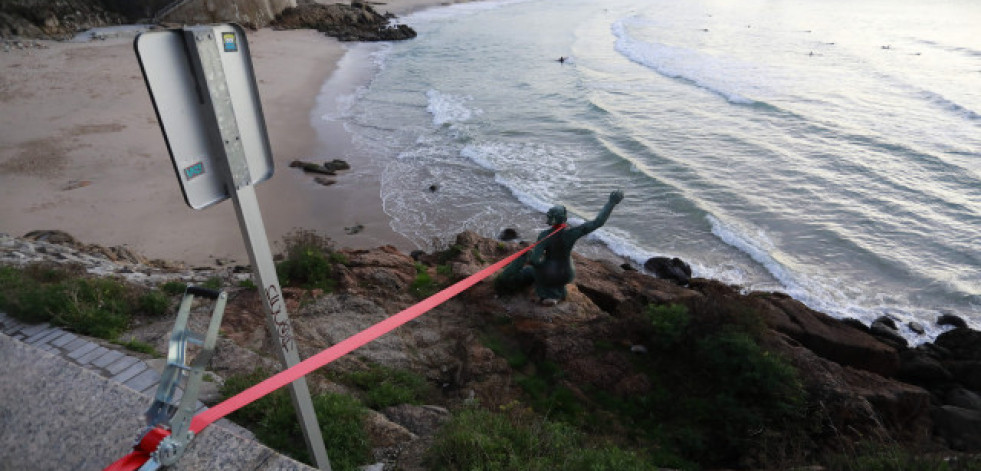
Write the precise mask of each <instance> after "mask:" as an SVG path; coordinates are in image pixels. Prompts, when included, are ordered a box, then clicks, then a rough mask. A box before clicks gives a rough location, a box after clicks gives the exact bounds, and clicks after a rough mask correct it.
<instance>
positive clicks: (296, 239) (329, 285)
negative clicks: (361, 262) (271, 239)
mask: <svg viewBox="0 0 981 471" xmlns="http://www.w3.org/2000/svg"><path fill="white" fill-rule="evenodd" d="M283 240H284V243H285V245H286V250H285V253H284V259H283V261H281V262H279V263H278V264H276V272H277V274H278V275H279V279H280V281H281V282H282V283H283V285H287V286H298V287H300V288H305V289H321V290H323V291H324V292H329V291H332V290H333V289H334V285H335V284H336V281H335V280H334V277H333V273H332V270H331V263H332V261H331V260H332V259H338V260H341V259H344V258H346V257H343V255H340V254H339V255H338V256H332V255H331V253H332V246H331V242H330V239H328V238H326V237H323V236H320V235H318V234H317V233H315V232H313V231H305V230H301V231H297V232H293V233H290V234H288V235H287V236H286V237H284V239H283Z"/></svg>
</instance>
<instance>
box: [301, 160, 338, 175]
mask: <svg viewBox="0 0 981 471" xmlns="http://www.w3.org/2000/svg"><path fill="white" fill-rule="evenodd" d="M290 167H293V168H299V169H302V170H303V171H304V172H309V173H319V174H322V175H337V173H336V172H334V171H333V170H330V169H327V168H325V167H324V166H323V165H320V164H315V163H313V162H304V161H302V160H294V161H292V162H290Z"/></svg>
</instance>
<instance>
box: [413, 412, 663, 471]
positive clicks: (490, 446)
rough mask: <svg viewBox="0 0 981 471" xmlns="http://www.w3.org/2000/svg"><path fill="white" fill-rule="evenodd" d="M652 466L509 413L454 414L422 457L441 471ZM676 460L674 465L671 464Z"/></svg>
mask: <svg viewBox="0 0 981 471" xmlns="http://www.w3.org/2000/svg"><path fill="white" fill-rule="evenodd" d="M655 461H661V462H663V461H666V460H664V459H651V457H649V456H644V455H641V454H639V453H636V452H633V451H629V450H624V449H621V448H619V447H616V446H614V445H608V444H600V445H598V446H597V445H594V444H591V443H589V442H588V440H587V439H586V437H585V436H584V435H583V434H582V433H580V432H579V431H577V430H576V429H575V428H574V427H573V426H571V425H568V424H566V423H563V422H555V421H550V420H546V419H543V418H540V417H538V416H535V415H534V414H531V413H529V412H528V411H525V410H521V409H517V408H513V409H509V410H504V411H502V412H491V411H488V410H484V409H479V408H466V409H463V410H460V411H457V412H456V413H455V414H454V416H453V418H452V419H451V420H450V421H449V422H448V423H447V424H446V425H445V426H443V427H442V428H441V429H440V431H439V432H437V434H436V437H435V439H434V443H433V446H432V448H430V449H429V451H428V453H427V456H426V464H427V465H428V466H429V467H430V469H441V470H450V471H455V470H476V469H480V470H512V469H520V470H542V471H544V470H556V469H561V470H571V471H578V470H583V471H586V470H627V471H632V470H636V471H646V470H656V469H660V467H659V466H658V465H656V464H655ZM675 461H677V460H675Z"/></svg>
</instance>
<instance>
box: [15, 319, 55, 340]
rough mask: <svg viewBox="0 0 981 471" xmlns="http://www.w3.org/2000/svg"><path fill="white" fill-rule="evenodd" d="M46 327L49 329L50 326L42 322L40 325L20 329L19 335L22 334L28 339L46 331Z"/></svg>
mask: <svg viewBox="0 0 981 471" xmlns="http://www.w3.org/2000/svg"><path fill="white" fill-rule="evenodd" d="M48 327H51V324H48V323H47V322H42V323H40V324H34V325H31V326H27V327H25V328H23V329H20V333H21V334H24V335H25V336H27V337H30V336H32V335H34V334H36V333H38V332H40V331H42V330H44V329H47V328H48Z"/></svg>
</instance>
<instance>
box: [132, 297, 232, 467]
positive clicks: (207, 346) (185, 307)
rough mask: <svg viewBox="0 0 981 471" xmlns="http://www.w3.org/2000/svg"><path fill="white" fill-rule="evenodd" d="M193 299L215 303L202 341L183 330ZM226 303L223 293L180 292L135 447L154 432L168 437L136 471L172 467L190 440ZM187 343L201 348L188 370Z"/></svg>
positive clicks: (226, 298)
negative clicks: (159, 430)
mask: <svg viewBox="0 0 981 471" xmlns="http://www.w3.org/2000/svg"><path fill="white" fill-rule="evenodd" d="M195 296H201V297H205V298H210V299H213V300H214V301H215V305H214V310H213V312H212V314H211V323H210V324H209V325H208V332H207V334H205V336H204V337H201V335H200V334H198V333H195V332H191V331H190V330H189V329H188V328H187V320H188V317H190V313H191V305H192V304H193V302H194V297H195ZM227 301H228V294H227V293H225V292H224V291H215V290H210V289H206V288H200V287H196V286H188V287H187V289H186V290H185V291H184V298H183V299H181V305H180V309H179V310H178V311H177V321H176V322H175V323H174V330H173V331H172V332H171V334H170V344H169V346H168V349H167V366H166V367H164V370H163V373H162V374H161V375H160V385H159V386H157V393H156V395H155V396H154V400H153V403H152V404H150V408H149V409H147V411H146V414H145V416H146V423H147V427H146V429H145V430H144V431H143V432H142V433H140V436H139V437H138V438H137V440H136V441H137V443H139V442H140V440H142V439H143V437H144V436H145V435H146V434H147V433H150V431H151V430H153V429H156V428H162V429H165V430H169V431H170V435H169V436H167V437H165V438H164V439H163V440H162V441H161V442H160V445H159V446H157V450H156V451H154V452H153V453H152V454H151V455H150V459H149V460H148V461H147V462H146V463H145V464H144V465H143V466H141V467H140V468H139V469H140V471H154V470H157V469H160V467H161V466H170V465H172V464H174V463H176V462H177V460H179V459H180V457H181V456H182V455H183V454H184V451H185V450H186V449H187V446H188V445H189V444H190V443H191V440H192V439H193V438H194V432H192V431H190V430H189V427H190V425H191V418H192V417H194V411H195V408H196V405H197V401H198V394H199V392H200V389H201V381H202V380H203V376H204V368H205V366H207V365H208V362H209V361H210V360H211V355H212V354H213V353H214V351H215V343H216V342H217V340H218V329H219V327H220V326H221V318H222V315H223V314H224V312H225V303H226V302H227ZM188 343H192V344H195V345H198V346H200V347H201V350H200V351H199V352H198V354H197V356H195V357H194V361H193V363H192V364H191V365H190V366H188V364H187V345H188ZM185 379H186V382H185V384H184V388H183V391H184V394H183V395H182V396H180V403H176V401H177V397H176V396H177V393H178V392H179V390H178V387H180V385H181V382H182V380H185Z"/></svg>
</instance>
